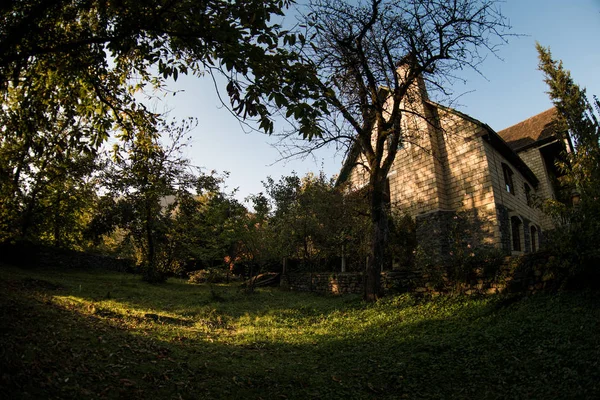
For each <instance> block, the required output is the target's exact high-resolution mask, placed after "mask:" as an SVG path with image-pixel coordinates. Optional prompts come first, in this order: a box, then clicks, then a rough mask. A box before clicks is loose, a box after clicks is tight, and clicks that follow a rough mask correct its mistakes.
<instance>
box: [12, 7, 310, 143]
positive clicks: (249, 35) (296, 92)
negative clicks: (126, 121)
mask: <svg viewBox="0 0 600 400" xmlns="http://www.w3.org/2000/svg"><path fill="white" fill-rule="evenodd" d="M290 3H291V2H290V1H289V0H267V1H264V0H251V1H244V2H231V1H225V0H207V1H202V2H198V1H196V0H174V1H165V0H149V1H143V2H139V1H131V0H123V1H115V2H107V1H105V0H92V1H86V2H79V1H75V0H61V1H49V0H30V1H16V2H7V3H6V4H3V5H2V6H0V49H2V51H1V52H0V53H1V54H0V90H2V91H4V90H7V89H8V88H9V87H11V86H17V85H19V84H20V82H21V81H22V78H21V76H22V74H23V73H24V71H28V70H30V69H31V68H32V67H33V66H36V65H38V64H39V63H40V62H46V73H56V74H59V75H61V74H70V75H71V76H72V77H74V78H75V79H80V80H82V81H88V82H95V86H96V87H95V88H94V89H95V91H96V92H97V94H98V96H100V97H101V99H102V101H103V102H105V103H106V104H108V105H110V107H111V108H112V109H113V110H114V111H117V114H118V111H124V110H125V109H126V108H127V107H125V106H127V104H126V103H129V102H130V101H131V100H132V98H131V97H129V96H128V94H129V92H128V91H127V90H118V91H115V90H114V88H113V90H112V91H108V92H105V91H103V90H102V85H101V82H102V78H103V77H105V76H106V74H107V72H106V71H107V69H111V68H109V65H113V66H114V67H115V68H114V69H115V70H116V71H118V72H119V74H118V75H119V76H120V77H121V78H125V79H121V83H122V84H124V83H125V82H126V81H127V79H129V80H133V81H134V83H135V85H134V86H135V87H136V88H138V89H139V88H141V87H143V86H144V85H145V84H146V83H148V82H151V83H153V84H154V85H155V86H161V84H162V81H163V79H166V78H168V77H172V78H173V79H177V77H178V75H179V74H184V73H186V74H187V73H192V74H196V75H198V76H201V75H204V74H205V73H209V74H211V75H218V74H221V75H223V76H225V78H226V79H227V80H228V82H229V84H228V86H227V94H228V96H229V98H230V101H231V105H232V109H233V110H234V111H235V112H236V113H237V114H238V115H239V116H241V117H243V118H246V117H257V118H258V119H259V124H260V127H261V128H262V129H263V130H265V131H266V132H272V130H273V122H272V120H271V112H270V110H269V109H268V108H267V107H266V106H265V104H264V103H263V95H265V94H266V95H267V96H268V97H269V98H271V99H276V100H277V102H278V103H280V105H282V106H289V107H290V109H292V110H296V111H298V112H295V113H296V114H297V115H298V117H299V118H303V119H304V120H306V118H307V116H303V115H301V114H302V110H303V109H304V108H306V107H308V106H306V105H305V104H303V102H302V101H298V100H299V99H300V97H302V94H303V93H304V94H305V93H307V90H308V87H306V84H305V80H304V79H298V78H301V77H303V76H305V75H306V74H307V73H309V72H310V71H309V70H308V69H307V67H306V66H305V65H304V64H302V63H300V62H299V59H298V55H297V54H295V53H293V52H290V51H288V50H285V49H283V48H281V47H279V44H280V42H285V43H288V42H295V40H296V37H295V35H294V34H292V33H290V32H288V31H286V30H283V29H282V28H281V26H280V25H278V24H276V23H273V22H272V21H271V19H272V18H273V17H278V16H279V17H280V16H282V15H283V10H284V9H285V8H287V7H288V6H289V5H290ZM55 66H60V68H55ZM122 89H126V86H124V87H122ZM79 97H80V96H77V95H76V96H74V99H78V98H79ZM129 105H131V104H130V103H129ZM113 117H114V118H116V119H118V118H119V116H118V115H114V116H113ZM121 117H122V116H121ZM306 125H307V126H309V125H310V124H308V123H307V124H306Z"/></svg>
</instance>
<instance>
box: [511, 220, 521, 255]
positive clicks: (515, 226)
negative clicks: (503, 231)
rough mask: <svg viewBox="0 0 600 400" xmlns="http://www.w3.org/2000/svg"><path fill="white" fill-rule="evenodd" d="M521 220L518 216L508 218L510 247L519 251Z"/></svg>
mask: <svg viewBox="0 0 600 400" xmlns="http://www.w3.org/2000/svg"><path fill="white" fill-rule="evenodd" d="M522 225H523V224H522V222H521V220H520V219H519V217H511V218H510V227H511V233H512V249H513V251H521V226H522Z"/></svg>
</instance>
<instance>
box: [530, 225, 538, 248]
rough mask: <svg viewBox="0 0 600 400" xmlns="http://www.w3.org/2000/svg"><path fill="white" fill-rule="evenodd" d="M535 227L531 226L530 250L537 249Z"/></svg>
mask: <svg viewBox="0 0 600 400" xmlns="http://www.w3.org/2000/svg"><path fill="white" fill-rule="evenodd" d="M537 235H538V232H537V228H536V227H535V226H533V225H532V226H531V251H532V252H534V251H537V249H538V244H537Z"/></svg>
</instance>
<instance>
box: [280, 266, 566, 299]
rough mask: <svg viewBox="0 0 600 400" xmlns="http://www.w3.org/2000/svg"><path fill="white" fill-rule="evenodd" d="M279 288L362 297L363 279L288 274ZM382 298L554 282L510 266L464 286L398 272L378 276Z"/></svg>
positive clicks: (536, 287) (519, 288)
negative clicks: (492, 275)
mask: <svg viewBox="0 0 600 400" xmlns="http://www.w3.org/2000/svg"><path fill="white" fill-rule="evenodd" d="M282 286H285V287H286V288H288V289H289V290H295V291H301V292H315V293H322V294H333V295H341V294H362V293H363V290H364V277H363V274H362V273H357V272H345V273H335V272H321V273H289V274H287V276H286V277H285V278H283V279H282ZM381 286H382V288H383V291H384V294H386V295H388V294H397V293H408V292H410V293H422V294H425V293H430V294H442V293H453V292H454V293H464V294H496V293H517V292H529V293H534V292H537V291H542V290H547V289H553V288H555V286H556V282H555V281H554V278H553V276H552V275H551V274H546V273H544V271H543V270H541V269H537V270H531V271H518V270H517V271H515V270H513V268H512V267H511V266H510V265H509V262H508V261H507V263H506V264H505V265H503V266H502V267H501V269H500V271H498V273H497V274H496V277H495V278H486V277H484V276H483V272H482V271H476V272H474V273H473V274H472V276H471V277H470V278H469V279H468V280H466V281H465V282H460V283H456V282H455V283H451V282H449V280H448V278H447V276H445V275H444V274H442V275H441V278H440V277H439V276H438V277H437V278H435V279H434V278H433V277H432V276H431V275H427V274H423V273H419V272H417V271H408V270H397V271H386V272H382V273H381Z"/></svg>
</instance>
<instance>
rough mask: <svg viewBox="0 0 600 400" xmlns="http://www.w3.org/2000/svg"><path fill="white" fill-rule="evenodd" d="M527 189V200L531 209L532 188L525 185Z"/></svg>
mask: <svg viewBox="0 0 600 400" xmlns="http://www.w3.org/2000/svg"><path fill="white" fill-rule="evenodd" d="M523 185H524V187H525V198H526V199H527V205H528V206H529V207H531V188H530V187H529V185H528V184H526V183H525V184H523Z"/></svg>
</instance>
